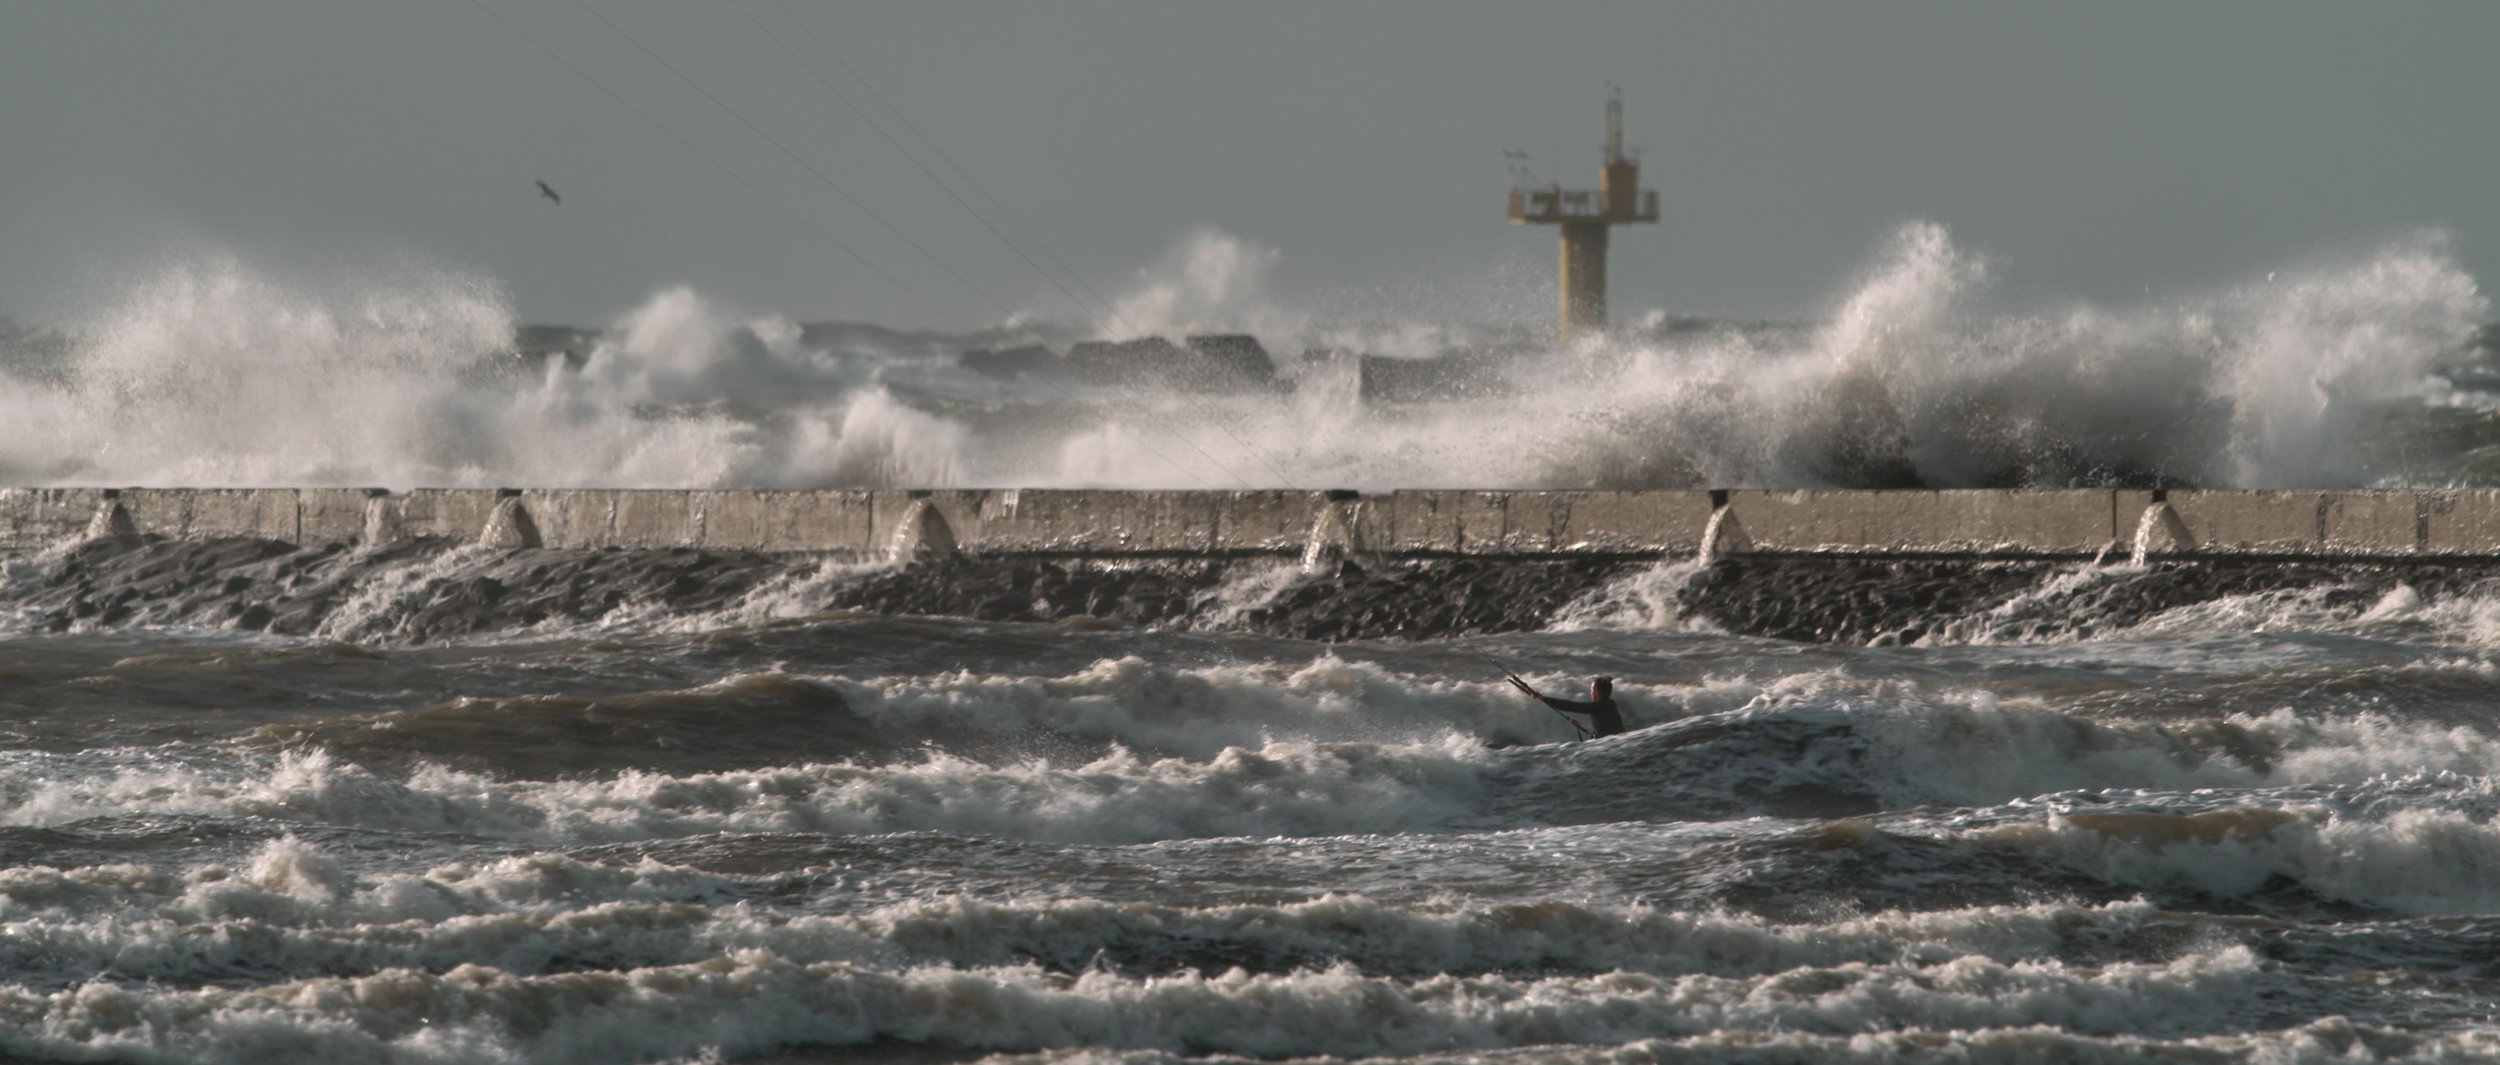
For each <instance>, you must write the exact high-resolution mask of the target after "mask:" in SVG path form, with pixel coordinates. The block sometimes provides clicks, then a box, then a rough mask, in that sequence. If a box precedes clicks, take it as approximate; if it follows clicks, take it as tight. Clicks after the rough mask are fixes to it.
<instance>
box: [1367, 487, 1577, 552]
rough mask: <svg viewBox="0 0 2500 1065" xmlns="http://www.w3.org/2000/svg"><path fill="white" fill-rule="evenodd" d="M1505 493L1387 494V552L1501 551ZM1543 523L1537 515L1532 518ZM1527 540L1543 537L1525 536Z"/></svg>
mask: <svg viewBox="0 0 2500 1065" xmlns="http://www.w3.org/2000/svg"><path fill="white" fill-rule="evenodd" d="M1510 495H1511V493H1507V492H1463V491H1435V490H1403V491H1398V492H1392V493H1390V496H1389V514H1388V518H1389V521H1388V532H1389V538H1388V542H1387V543H1386V544H1384V545H1382V548H1381V549H1383V550H1388V551H1393V552H1395V551H1424V552H1445V551H1446V552H1463V553H1478V552H1493V553H1498V552H1503V551H1507V550H1516V549H1517V548H1515V547H1512V546H1511V539H1510V505H1509V496H1510ZM1535 520H1536V523H1537V524H1538V525H1540V526H1541V525H1542V524H1543V521H1542V519H1541V516H1540V518H1538V519H1535ZM1527 538H1528V539H1542V537H1541V536H1530V537H1527Z"/></svg>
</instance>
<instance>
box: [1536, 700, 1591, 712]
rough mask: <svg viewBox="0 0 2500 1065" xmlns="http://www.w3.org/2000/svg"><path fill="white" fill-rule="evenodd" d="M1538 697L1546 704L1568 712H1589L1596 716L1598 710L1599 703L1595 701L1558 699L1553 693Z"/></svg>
mask: <svg viewBox="0 0 2500 1065" xmlns="http://www.w3.org/2000/svg"><path fill="white" fill-rule="evenodd" d="M1537 698H1538V699H1539V700H1541V701H1543V702H1544V703H1545V705H1547V706H1550V707H1553V708H1554V709H1556V710H1560V711H1562V712H1563V713H1566V714H1588V715H1592V716H1594V714H1595V713H1596V710H1597V705H1596V704H1595V703H1584V702H1580V701H1578V700H1575V699H1557V698H1554V697H1553V696H1551V695H1539V696H1537Z"/></svg>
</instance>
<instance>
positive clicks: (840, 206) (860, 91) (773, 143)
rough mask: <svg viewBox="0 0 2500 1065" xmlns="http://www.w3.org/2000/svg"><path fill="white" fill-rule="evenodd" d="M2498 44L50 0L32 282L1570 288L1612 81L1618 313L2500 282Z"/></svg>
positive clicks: (22, 41) (838, 295) (1080, 289)
mask: <svg viewBox="0 0 2500 1065" xmlns="http://www.w3.org/2000/svg"><path fill="white" fill-rule="evenodd" d="M2495 42H2500V6H2496V5H2491V4H2487V3H2476V4H2462V3H2461V4H2435V3H2406V4H2393V5H2358V4H2343V3H2311V2H2301V3H2198V4H2179V3H2124V2H2096V3H2091V4H2080V3H2079V4H2064V5H2042V4H2003V3H1943V2H1937V3H1917V4H1907V3H1882V4H1865V3H1828V4H1827V3H1779V4H1765V3H1729V4H1661V3H1534V4H1531V3H1521V2H1517V0H1512V2H1504V3H1494V2H1479V0H1375V2H1368V3H1293V2H1263V3H1256V4H1252V3H1241V2H1238V0H1235V2H1229V3H1191V2H1175V0H1152V2H1127V0H1095V2H1077V0H1040V2H1027V3H974V2H951V0H916V2H912V3H876V4H868V3H823V2H817V0H734V2H733V0H718V2H715V3H710V4H703V5H692V4H678V3H664V2H659V0H436V2H428V3H397V2H382V0H324V2H311V0H204V2H201V3H185V4H174V3H121V2H92V3H89V2H50V0H10V2H7V3H0V100H5V101H6V103H5V104H0V145H5V146H6V150H5V153H0V313H7V314H11V315H14V316H17V317H19V318H21V319H31V320H37V321H42V320H47V319H68V318H74V317H76V315H77V314H78V313H79V309H80V308H81V307H82V306H83V305H84V304H87V303H91V302H93V301H96V300H99V299H109V298H111V297H110V293H112V292H113V291H115V290H116V289H117V288H118V287H126V286H127V285H128V284H130V283H131V282H130V279H131V278H134V277H144V276H147V275H148V274H149V273H150V272H151V271H157V270H162V269H164V268H166V265H167V264H169V263H180V262H189V261H199V260H202V259H223V260H230V261H235V262H240V263H243V264H246V265H247V266H248V268H250V269H252V270H255V271H258V272H260V273H262V274H265V275H268V276H271V277H275V278H280V279H286V280H291V281H296V282H299V283H302V284H307V285H318V284H330V285H338V284H353V283H356V281H357V279H361V278H368V277H387V276H390V275H392V274H393V273H394V272H400V271H407V270H412V269H413V270H421V271H435V272H442V271H449V272H453V273H457V274H461V275H465V276H472V277H474V278H476V279H477V281H478V283H479V284H481V285H485V286H490V287H494V288H497V289H500V290H501V291H502V292H503V293H505V294H506V295H507V296H508V298H509V299H510V301H511V303H512V305H513V306H514V308H515V309H516V310H517V312H518V313H519V314H520V315H521V316H522V317H524V318H527V319H530V320H539V321H569V322H581V323H598V322H603V321H607V320H610V319H612V318H613V317H614V316H616V315H618V314H620V313H622V312H624V311H625V310H627V309H629V308H631V307H633V306H635V305H637V304H638V303H640V302H642V301H643V300H645V299H646V298H648V296H649V294H650V293H652V292H653V291H656V290H659V289H663V288H666V287H670V286H676V285H686V286H691V287H692V288H694V289H695V290H697V291H699V292H702V293H704V294H705V295H706V296H707V297H709V298H713V299H717V300H720V301H723V302H725V303H727V304H730V305H734V306H736V307H740V308H744V309H747V310H750V311H753V312H756V313H775V314H783V315H788V316H791V317H796V318H825V317H841V318H852V319H866V320H872V321H877V322H881V323H885V324H890V325H895V326H903V327H939V328H970V327H975V326H980V325H985V324H989V323H994V322H997V321H1000V320H1003V319H1008V318H1011V317H1014V316H1018V315H1043V316H1051V317H1058V318H1072V317H1078V316H1080V315H1081V314H1092V315H1099V314H1100V313H1101V308H1102V306H1103V305H1104V304H1105V303H1108V302H1111V301H1114V300H1116V299H1118V298H1119V296H1120V294H1121V293H1123V292H1126V291H1129V290H1131V289H1134V288H1136V287H1137V286H1138V285H1139V284H1140V278H1141V271H1146V272H1153V271H1172V270H1180V269H1184V268H1187V267H1188V266H1189V264H1187V263H1186V262H1184V261H1182V259H1181V257H1182V256H1184V254H1185V253H1186V252H1187V251H1189V250H1190V249H1193V248H1195V249H1198V250H1199V251H1200V252H1201V253H1202V254H1203V253H1205V251H1206V249H1207V248H1209V247H1213V248H1217V249H1219V250H1221V251H1223V252H1224V254H1225V255H1230V256H1233V258H1231V259H1223V261H1217V262H1213V263H1208V262H1200V263H1198V264H1196V265H1197V267H1198V268H1200V269H1216V270H1222V269H1230V268H1242V264H1244V263H1246V264H1249V265H1250V266H1251V267H1257V266H1260V265H1264V277H1265V290H1264V292H1263V293H1262V294H1261V296H1260V298H1261V299H1263V300H1267V301H1271V302H1273V303H1275V304H1277V305H1282V306H1289V307H1294V308H1298V309H1300V310H1301V311H1303V312H1306V313H1311V314H1318V315H1325V316H1331V317H1337V318H1352V319H1374V320H1383V319H1422V320H1451V319H1470V320H1483V319H1488V318H1493V319H1500V318H1519V319H1523V320H1524V319H1528V318H1537V317H1544V316H1549V315H1550V314H1551V308H1552V299H1553V296H1552V286H1553V277H1552V274H1553V258H1554V248H1553V234H1552V232H1551V231H1550V230H1542V229H1528V228H1525V227H1513V226H1509V225H1506V224H1505V223H1504V221H1503V219H1502V216H1501V208H1502V191H1503V189H1504V188H1505V187H1506V186H1507V185H1508V184H1509V182H1510V180H1511V178H1510V175H1509V173H1508V172H1507V171H1506V169H1505V158H1504V152H1505V151H1506V150H1517V151H1524V152H1526V153H1528V156H1529V159H1528V166H1529V167H1530V168H1531V169H1532V171H1533V173H1534V175H1535V176H1536V177H1537V178H1538V179H1552V178H1560V179H1562V180H1564V181H1566V182H1567V183H1571V184H1589V183H1592V182H1593V181H1594V171H1595V165H1596V162H1597V157H1598V149H1599V143H1600V138H1601V134H1602V114H1603V112H1602V107H1603V101H1604V99H1605V95H1606V92H1607V85H1608V83H1610V82H1611V83H1613V84H1616V85H1619V86H1621V90H1622V93H1623V96H1624V99H1625V101H1626V111H1627V116H1628V121H1627V126H1628V139H1629V140H1630V142H1631V143H1632V144H1633V145H1635V146H1637V147H1638V148H1640V149H1641V151H1642V159H1643V160H1644V163H1645V170H1644V178H1645V180H1646V182H1647V183H1649V184H1652V185H1655V186H1656V187H1658V188H1659V189H1660V190H1661V191H1662V193H1663V200H1664V213H1665V219H1664V221H1663V222H1662V223H1661V224H1659V225H1657V226H1652V227H1646V228H1643V229H1638V230H1632V231H1628V232H1622V233H1619V234H1618V236H1617V239H1616V240H1615V241H1614V253H1613V254H1614V258H1613V270H1612V274H1613V279H1614V284H1613V297H1614V303H1615V306H1616V308H1617V312H1618V316H1623V315H1628V314H1635V313H1639V312H1641V311H1643V310H1660V311H1665V312H1668V313H1674V314H1702V315H1724V316H1748V317H1796V316H1811V315H1815V314H1818V313H1821V312H1823V311H1826V310H1828V309H1829V308H1830V306H1831V303H1832V301H1833V300H1834V299H1835V298H1836V297H1837V296H1839V295H1840V294H1842V293H1843V292H1845V291H1846V289H1847V287H1848V286H1849V284H1850V283H1851V282H1852V280H1853V279H1854V278H1855V277H1856V276H1857V275H1858V274H1859V273H1860V272H1862V271H1863V270H1864V269H1865V268H1866V266H1867V264H1868V262H1869V261H1870V259H1871V258H1873V257H1874V256H1875V255H1876V253H1877V249H1878V248H1879V246H1880V245H1881V244H1882V242H1883V240H1884V238H1885V235H1886V234H1888V233H1890V232H1893V231H1895V230H1896V229H1898V228H1899V227H1900V226H1902V225H1903V224H1904V223H1907V222H1911V221H1914V220H1922V219H1923V220H1932V221H1935V222H1939V223H1942V224H1943V225H1944V226H1946V227H1948V228H1949V229H1950V231H1951V232H1952V234H1953V236H1954V238H1955V240H1956V241H1957V242H1959V243H1960V244H1961V245H1963V246H1965V247H1967V248H1970V249H1974V250H1976V251H1978V252H1979V253H1981V254H1983V255H1985V256H1987V257H1988V259H1989V260H1990V261H1991V262H1992V263H1993V264H1995V265H1996V266H1998V267H1999V268H2000V273H2001V274H2002V276H2003V277H2004V278H2005V279H2006V285H2007V287H2008V288H2009V289H2010V290H2012V291H2013V293H2014V294H2015V295H2016V296H2017V297H2020V298H2034V299H2039V300H2047V301H2104V302H2124V301H2131V300H2140V299H2145V298H2148V297H2150V298H2160V295H2161V294H2163V293H2167V292H2174V291H2185V290H2194V289H2196V288H2198V287H2202V286H2215V285H2227V284H2232V283H2235V282H2237V281H2239V280H2241V279H2245V278H2249V277H2262V276H2263V275H2264V274H2266V273H2267V272H2269V271H2271V270H2274V269H2277V268H2282V267H2289V266H2297V265H2300V264H2303V263H2306V262H2312V261H2317V260H2321V259H2334V258H2337V257H2340V256H2349V255H2356V254H2359V253H2361V252H2363V251H2365V250H2366V249H2368V248H2370V247H2372V246H2374V245H2376V244H2378V243H2380V242H2384V241H2387V240H2391V239H2399V238H2402V237H2404V236H2406V235H2407V234H2412V233H2416V232H2419V231H2422V230H2439V231H2443V232H2445V233H2446V234H2448V235H2449V236H2450V238H2451V239H2452V240H2453V242H2454V243H2453V247H2454V250H2455V254H2456V256H2457V257H2458V259H2459V260H2460V261H2461V262H2463V263H2464V264H2465V265H2466V267H2467V269H2468V270H2470V271H2471V272H2472V273H2473V274H2474V276H2475V277H2477V278H2478V279H2481V280H2482V282H2483V283H2484V284H2485V285H2489V284H2490V283H2491V282H2492V279H2493V278H2495V277H2500V191H2495V189H2500V180H2495V177H2496V173H2495V172H2496V171H2500V166H2495V164H2496V163H2500V136H2495V135H2494V134H2495V128H2494V127H2495V126H2500V118H2495V117H2494V102H2495V101H2500V61H2495V59H2494V58H2493V54H2492V46H2493V44H2494V43H2495ZM540 180H543V181H546V182H548V183H549V184H550V185H552V186H553V187H554V188H556V189H557V190H559V191H560V192H561V193H562V195H563V197H564V202H563V203H562V204H561V205H557V204H552V203H548V202H546V201H544V200H542V199H541V198H540V197H539V194H538V192H537V189H536V188H535V187H534V184H533V182H535V181H540ZM1210 231H1212V232H1215V233H1220V234H1222V235H1223V237H1221V238H1215V239H1214V240H1213V242H1212V243H1210V242H1209V240H1207V239H1197V235H1200V234H1205V233H1208V232H1210ZM1193 240H1194V241H1195V242H1194V243H1193ZM1218 258H1219V259H1222V256H1218ZM1080 305H1082V306H1084V307H1086V308H1088V309H1087V310H1086V311H1083V312H1080V311H1079V310H1078V307H1079V306H1080Z"/></svg>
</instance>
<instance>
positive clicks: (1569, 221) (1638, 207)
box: [1510, 91, 1658, 340]
mask: <svg viewBox="0 0 2500 1065" xmlns="http://www.w3.org/2000/svg"><path fill="white" fill-rule="evenodd" d="M1640 186H1641V164H1640V161H1639V160H1637V159H1634V158H1632V157H1631V156H1630V155H1627V154H1625V152H1624V150H1623V94H1622V93H1621V92H1620V91H1618V92H1616V93H1614V94H1612V95H1610V96H1608V97H1607V99H1606V160H1605V161H1604V162H1602V163H1600V164H1598V167H1597V188H1596V190H1595V191H1591V190H1588V189H1568V190H1566V189H1564V188H1563V187H1562V185H1561V184H1560V183H1555V184H1549V185H1545V186H1543V187H1538V188H1529V187H1524V186H1513V187H1512V188H1511V190H1510V220H1511V221H1512V222H1514V223H1520V224H1525V225H1539V226H1560V227H1561V228H1562V283H1561V285H1560V286H1558V287H1559V288H1560V289H1561V290H1562V336H1563V339H1564V340H1570V339H1572V338H1573V337H1576V336H1579V335H1581V334H1582V333H1593V332H1603V331H1604V330H1605V328H1606V230H1607V229H1609V228H1611V227H1613V226H1623V225H1633V224H1636V223H1649V222H1656V221H1657V220H1658V190H1656V189H1644V188H1641V187H1640Z"/></svg>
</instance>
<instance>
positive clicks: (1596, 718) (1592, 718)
mask: <svg viewBox="0 0 2500 1065" xmlns="http://www.w3.org/2000/svg"><path fill="white" fill-rule="evenodd" d="M1537 698H1539V699H1543V700H1545V705H1547V706H1550V707H1553V708H1554V709H1556V710H1560V711H1562V712H1563V713H1566V714H1587V715H1588V718H1589V723H1590V724H1592V725H1594V726H1596V727H1595V728H1594V729H1593V730H1592V731H1594V732H1596V733H1597V734H1598V735H1600V736H1612V735H1614V734H1615V733H1618V732H1621V731H1623V715H1622V714H1619V713H1616V712H1615V697H1614V696H1612V695H1609V696H1607V697H1605V698H1603V699H1599V700H1598V701H1596V702H1593V703H1584V702H1581V701H1579V700H1577V699H1557V698H1554V697H1553V696H1551V695H1540V696H1537Z"/></svg>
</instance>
